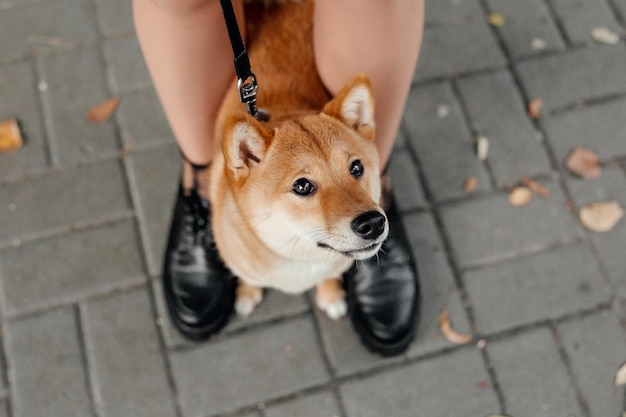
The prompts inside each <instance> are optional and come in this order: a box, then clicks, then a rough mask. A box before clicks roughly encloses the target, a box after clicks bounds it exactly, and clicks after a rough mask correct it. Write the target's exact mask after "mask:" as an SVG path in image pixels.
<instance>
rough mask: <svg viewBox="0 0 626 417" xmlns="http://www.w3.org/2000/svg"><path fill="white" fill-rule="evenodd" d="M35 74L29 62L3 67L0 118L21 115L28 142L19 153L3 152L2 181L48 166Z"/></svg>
mask: <svg viewBox="0 0 626 417" xmlns="http://www.w3.org/2000/svg"><path fill="white" fill-rule="evenodd" d="M36 84H37V81H36V76H35V71H34V68H33V65H32V63H31V62H30V61H27V62H20V63H16V64H5V65H3V66H0V97H10V99H9V100H0V120H9V119H13V118H18V119H19V121H20V123H21V125H22V129H23V130H24V136H25V144H24V146H23V147H22V148H21V149H20V150H19V152H12V153H1V154H0V182H5V181H13V180H16V179H18V178H20V177H23V176H25V175H29V174H35V173H39V172H43V171H45V170H46V169H47V168H48V162H47V158H46V154H47V147H46V143H45V141H44V131H43V125H42V116H41V111H40V107H39V102H38V97H37V88H36Z"/></svg>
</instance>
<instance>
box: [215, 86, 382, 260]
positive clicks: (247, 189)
mask: <svg viewBox="0 0 626 417" xmlns="http://www.w3.org/2000/svg"><path fill="white" fill-rule="evenodd" d="M373 109H374V101H373V94H372V88H371V85H370V82H369V80H368V78H367V77H366V76H364V75H359V76H356V77H354V78H353V79H352V80H351V81H350V82H348V83H347V84H346V85H345V86H344V88H343V89H342V90H341V91H340V93H339V94H338V95H337V96H336V97H335V98H334V99H333V100H331V101H330V102H329V103H328V104H327V105H326V106H325V107H324V109H323V110H322V112H321V113H318V114H307V115H300V116H295V117H293V118H287V119H284V120H281V121H278V122H274V123H272V124H271V125H266V124H263V123H260V122H258V121H257V120H255V119H254V118H252V117H250V116H248V115H235V116H231V117H230V118H229V119H228V121H227V123H226V127H225V131H224V138H223V143H222V150H223V153H224V158H225V174H226V177H227V181H228V183H229V186H230V188H231V191H232V194H233V196H234V199H235V202H236V204H237V207H238V209H239V211H240V213H241V216H242V221H244V222H245V223H246V224H247V225H248V229H249V232H250V233H254V234H256V235H257V236H258V238H259V239H260V240H261V241H262V242H263V243H264V244H265V245H266V246H267V247H268V248H270V249H271V250H272V251H273V252H275V253H277V254H279V255H281V256H284V257H286V258H290V259H294V260H314V259H317V260H324V259H328V258H329V257H331V256H336V255H341V256H346V257H350V258H353V259H366V258H369V257H371V256H373V255H375V254H376V253H377V252H378V250H379V249H380V247H381V245H382V243H383V241H384V240H385V238H386V237H387V234H388V230H389V226H388V222H387V219H386V217H385V214H384V211H383V210H382V209H381V207H380V205H379V200H380V195H381V190H380V167H379V160H378V153H377V151H376V147H375V145H374V112H373Z"/></svg>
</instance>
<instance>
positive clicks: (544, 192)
mask: <svg viewBox="0 0 626 417" xmlns="http://www.w3.org/2000/svg"><path fill="white" fill-rule="evenodd" d="M522 184H524V186H525V187H528V189H529V190H530V191H532V192H533V193H535V194H537V195H539V196H541V197H543V198H545V199H548V198H550V190H548V189H547V188H546V187H544V186H543V185H541V184H539V183H536V182H535V181H533V180H531V179H530V178H524V179H523V180H522Z"/></svg>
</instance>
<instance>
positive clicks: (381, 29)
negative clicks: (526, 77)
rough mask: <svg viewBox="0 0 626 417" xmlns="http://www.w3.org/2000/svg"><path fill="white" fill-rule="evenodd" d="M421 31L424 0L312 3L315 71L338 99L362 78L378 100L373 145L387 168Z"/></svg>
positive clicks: (353, 0)
mask: <svg viewBox="0 0 626 417" xmlns="http://www.w3.org/2000/svg"><path fill="white" fill-rule="evenodd" d="M423 28H424V0H389V1H386V0H316V2H315V25H314V48H315V58H316V61H317V67H318V71H319V73H320V77H321V78H322V81H323V82H324V84H325V85H326V87H327V88H328V89H329V90H330V92H331V93H333V94H336V93H337V92H338V91H339V90H340V89H341V87H342V86H343V85H344V83H345V82H347V81H348V80H349V79H350V77H352V76H353V75H354V74H356V73H358V72H364V73H366V74H367V75H368V76H369V77H370V79H371V81H372V85H373V87H374V97H375V98H376V108H375V121H376V145H377V148H378V152H379V154H380V162H381V164H380V166H381V169H382V168H384V167H385V166H386V165H387V161H388V160H389V155H390V154H391V150H392V149H393V143H394V141H395V139H396V135H397V133H398V129H399V126H400V121H401V119H402V113H403V109H404V105H405V102H406V99H407V96H408V93H409V88H410V85H411V80H412V79H413V73H414V71H415V65H416V63H417V57H418V54H419V50H420V45H421V42H422V33H423Z"/></svg>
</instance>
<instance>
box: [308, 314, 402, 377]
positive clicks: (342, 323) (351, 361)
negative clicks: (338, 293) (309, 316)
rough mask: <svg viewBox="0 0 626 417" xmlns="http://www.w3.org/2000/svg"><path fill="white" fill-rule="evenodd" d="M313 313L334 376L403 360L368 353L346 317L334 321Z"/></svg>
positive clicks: (323, 315) (399, 357)
mask: <svg viewBox="0 0 626 417" xmlns="http://www.w3.org/2000/svg"><path fill="white" fill-rule="evenodd" d="M314 313H315V315H316V316H317V321H318V323H319V327H320V333H321V336H322V344H323V345H324V350H325V351H326V356H327V357H328V360H329V362H330V366H331V368H332V371H333V373H334V374H336V375H339V376H345V375H351V374H354V373H356V372H359V371H365V370H368V369H372V368H377V367H381V366H384V365H389V364H392V363H397V362H398V361H401V360H402V359H403V356H395V357H391V358H383V357H381V356H380V355H376V354H373V353H370V352H369V351H368V350H367V348H366V347H365V346H363V344H362V343H361V339H360V338H359V336H358V335H357V334H356V332H355V331H354V327H352V323H351V322H350V319H348V318H347V317H344V318H342V319H341V320H338V321H335V320H331V319H330V318H328V316H326V314H324V313H323V312H321V311H319V309H317V308H315V310H314Z"/></svg>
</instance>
